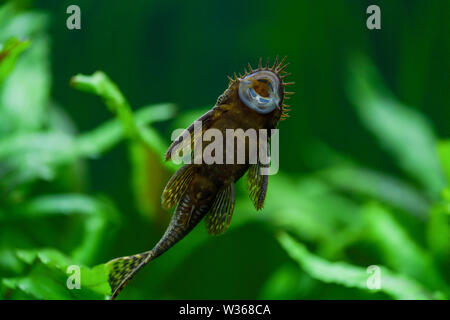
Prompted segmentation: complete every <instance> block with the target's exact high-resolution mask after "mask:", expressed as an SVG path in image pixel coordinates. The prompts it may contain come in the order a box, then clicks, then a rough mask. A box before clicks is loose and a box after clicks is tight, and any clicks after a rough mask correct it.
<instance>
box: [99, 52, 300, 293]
mask: <svg viewBox="0 0 450 320" xmlns="http://www.w3.org/2000/svg"><path fill="white" fill-rule="evenodd" d="M284 61H285V59H283V60H282V61H281V62H279V61H278V58H277V59H276V60H275V62H274V64H273V66H272V67H269V63H268V62H267V64H266V66H265V67H263V66H262V63H261V60H260V62H259V66H258V68H257V69H256V70H253V69H252V67H251V66H250V64H249V71H247V70H245V74H244V75H239V77H237V75H236V74H235V75H234V78H231V77H229V80H230V82H229V85H228V88H227V89H226V90H225V92H224V93H223V94H222V95H221V96H220V97H219V98H218V99H217V102H216V105H215V106H214V107H213V108H212V109H211V110H209V111H208V112H207V113H205V114H204V115H203V116H201V117H200V118H199V119H198V120H197V121H201V122H202V128H201V132H202V133H203V132H205V130H207V129H217V130H219V131H220V132H222V134H223V136H225V131H226V129H242V130H244V131H246V130H247V129H251V128H252V129H255V130H256V131H258V129H267V130H270V129H275V128H276V127H277V124H278V122H279V121H280V120H284V119H285V118H286V117H288V115H287V111H288V109H287V106H286V105H285V104H284V103H283V102H284V100H285V99H287V98H288V97H286V95H289V94H292V92H286V91H285V86H287V85H290V84H292V83H286V82H283V79H284V78H285V77H287V76H288V75H289V74H288V73H286V72H285V71H284V69H285V67H286V66H287V65H288V64H284ZM187 132H188V133H189V134H190V136H191V140H190V142H189V140H185V139H184V138H183V136H180V137H179V138H178V139H176V140H175V141H174V142H173V143H172V145H171V146H170V147H169V149H168V150H167V152H166V155H165V157H166V160H170V159H171V155H172V154H174V152H175V153H176V152H179V151H180V150H183V148H185V147H186V143H192V145H194V146H195V145H196V144H202V146H203V147H206V146H207V145H208V143H206V145H205V142H203V141H202V140H201V139H202V137H201V136H200V137H199V136H195V130H194V124H192V125H191V126H190V127H188V128H187ZM268 139H270V137H269V138H268ZM245 147H246V149H245V152H246V156H245V159H246V161H245V162H244V163H242V164H236V162H234V164H226V159H223V164H218V163H213V164H205V163H203V164H195V163H193V164H186V165H184V166H183V167H181V168H180V169H179V170H178V171H177V172H176V173H175V174H174V175H173V176H172V178H171V179H170V180H169V182H168V183H167V186H166V187H165V189H164V191H163V194H162V204H163V206H164V207H166V208H171V207H173V206H176V209H175V212H174V214H173V217H172V220H171V222H170V224H169V226H168V228H167V229H166V231H165V233H164V235H163V236H162V237H161V239H160V241H159V242H158V243H157V244H156V245H155V247H154V248H153V249H152V250H150V251H146V252H143V253H140V254H136V255H133V256H128V257H121V258H117V259H114V260H111V261H110V262H108V263H107V266H108V267H109V268H110V274H109V283H110V286H111V288H112V296H111V298H112V299H114V298H115V297H116V296H117V295H118V294H119V293H120V291H121V290H122V288H123V287H124V286H125V285H126V284H127V283H128V281H129V280H130V279H131V278H132V277H133V276H134V275H135V274H136V273H137V272H138V271H139V270H140V269H141V268H142V267H143V266H145V265H146V264H147V263H148V262H150V261H151V260H153V259H155V258H157V257H158V256H160V255H161V254H163V253H164V252H166V251H167V250H168V249H170V248H171V247H172V246H173V245H174V244H175V243H177V242H178V241H180V240H181V239H182V238H183V237H184V236H186V235H187V234H188V233H189V232H190V231H191V230H192V229H193V228H194V227H195V226H196V225H197V224H198V223H199V222H200V221H201V220H202V219H203V218H205V224H206V228H207V230H208V232H209V233H210V234H220V233H222V232H223V231H224V230H226V229H227V228H228V226H229V225H230V222H231V217H232V214H233V210H234V203H235V195H234V183H235V182H236V181H238V180H239V179H240V178H241V177H242V176H243V175H244V174H245V173H246V172H247V171H248V175H247V176H248V180H247V188H248V190H249V193H250V198H251V200H252V202H253V204H254V205H255V208H256V209H257V210H260V209H262V207H263V205H264V199H265V196H266V192H267V185H268V176H267V175H261V174H260V167H261V166H263V165H262V164H261V163H257V164H250V163H249V161H248V155H249V150H248V145H246V146H245ZM223 150H224V151H225V152H224V158H226V156H227V152H229V151H230V150H227V149H226V145H225V143H224V149H223ZM267 152H268V151H267ZM236 154H237V149H236V145H235V149H234V155H236Z"/></svg>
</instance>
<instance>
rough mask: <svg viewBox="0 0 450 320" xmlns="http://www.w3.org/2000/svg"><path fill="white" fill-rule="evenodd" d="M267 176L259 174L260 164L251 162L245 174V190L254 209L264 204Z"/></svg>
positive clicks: (258, 208) (260, 207)
mask: <svg viewBox="0 0 450 320" xmlns="http://www.w3.org/2000/svg"><path fill="white" fill-rule="evenodd" d="M268 183H269V176H268V175H262V174H261V164H259V163H258V164H252V165H250V168H249V169H248V174H247V190H248V192H249V195H250V199H251V200H252V202H253V205H254V206H255V208H256V210H260V209H262V208H263V206H264V200H265V199H266V193H267V185H268Z"/></svg>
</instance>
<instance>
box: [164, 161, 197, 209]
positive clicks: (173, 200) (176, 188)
mask: <svg viewBox="0 0 450 320" xmlns="http://www.w3.org/2000/svg"><path fill="white" fill-rule="evenodd" d="M193 177H194V167H193V166H192V165H190V164H186V165H184V166H182V167H181V168H180V169H178V171H177V172H175V173H174V175H173V176H172V178H170V180H169V182H168V183H167V185H166V187H165V188H164V191H163V193H162V197H161V202H162V205H163V206H164V207H165V208H167V209H170V208H172V207H173V206H174V205H176V204H177V203H178V201H179V200H180V199H181V197H182V196H183V194H184V193H185V192H186V189H187V187H188V186H189V184H190V183H191V181H192V178H193Z"/></svg>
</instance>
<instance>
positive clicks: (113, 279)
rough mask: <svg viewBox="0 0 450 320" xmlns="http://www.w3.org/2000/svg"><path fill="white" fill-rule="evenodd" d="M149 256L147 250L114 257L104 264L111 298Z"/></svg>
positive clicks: (146, 261)
mask: <svg viewBox="0 0 450 320" xmlns="http://www.w3.org/2000/svg"><path fill="white" fill-rule="evenodd" d="M151 257H152V252H151V251H147V252H143V253H139V254H135V255H133V256H127V257H121V258H116V259H113V260H111V261H109V262H108V263H107V264H106V265H107V267H108V269H109V278H108V282H109V285H110V286H111V292H112V295H111V298H110V299H111V300H113V299H115V298H116V297H117V295H118V294H119V293H120V291H121V290H122V289H123V287H125V285H126V284H127V283H128V281H130V280H131V279H132V278H133V277H134V275H135V274H136V273H137V272H138V271H139V270H140V269H141V268H142V267H143V266H145V265H146V264H147V263H148V262H149V261H150V260H151Z"/></svg>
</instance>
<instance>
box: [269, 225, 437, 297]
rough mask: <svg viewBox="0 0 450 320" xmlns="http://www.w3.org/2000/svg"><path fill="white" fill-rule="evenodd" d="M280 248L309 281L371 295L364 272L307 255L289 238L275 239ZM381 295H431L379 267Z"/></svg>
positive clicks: (306, 251)
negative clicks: (308, 277)
mask: <svg viewBox="0 0 450 320" xmlns="http://www.w3.org/2000/svg"><path fill="white" fill-rule="evenodd" d="M278 240H279V242H280V243H281V246H282V247H283V248H284V249H285V250H286V252H287V253H288V254H289V256H290V257H291V258H292V259H293V260H295V261H296V262H297V263H298V264H299V265H300V266H301V267H302V269H303V270H304V271H305V272H306V273H308V274H309V275H310V276H311V277H313V278H315V279H317V280H320V281H323V282H326V283H335V284H340V285H343V286H346V287H350V288H358V289H362V290H367V291H371V290H372V289H369V288H368V286H367V280H368V278H369V276H370V274H368V272H367V271H366V269H364V268H362V267H358V266H354V265H351V264H348V263H345V262H330V261H327V260H325V259H322V258H320V257H318V256H316V255H314V254H312V253H310V252H309V251H308V250H307V249H306V247H305V246H304V245H302V244H300V243H299V242H297V241H295V240H294V239H293V238H292V237H291V236H289V235H288V234H286V233H282V234H280V235H279V236H278ZM380 270H381V283H380V284H381V287H380V289H379V290H380V291H382V292H385V293H386V294H388V295H390V296H392V297H394V298H396V299H431V298H433V295H432V294H431V293H430V292H429V291H428V290H427V289H425V288H424V287H423V286H422V285H421V284H419V283H417V282H416V281H414V280H412V279H409V278H407V277H404V276H401V275H399V274H395V273H393V272H391V271H389V270H388V269H387V268H384V267H380Z"/></svg>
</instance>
